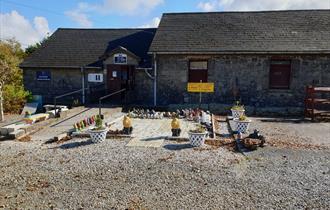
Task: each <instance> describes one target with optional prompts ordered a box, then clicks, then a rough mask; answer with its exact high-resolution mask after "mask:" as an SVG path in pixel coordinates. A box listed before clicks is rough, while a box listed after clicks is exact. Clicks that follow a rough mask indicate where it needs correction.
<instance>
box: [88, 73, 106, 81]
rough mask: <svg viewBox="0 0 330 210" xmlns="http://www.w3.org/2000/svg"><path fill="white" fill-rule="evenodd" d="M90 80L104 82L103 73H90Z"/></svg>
mask: <svg viewBox="0 0 330 210" xmlns="http://www.w3.org/2000/svg"><path fill="white" fill-rule="evenodd" d="M88 82H103V74H95V73H93V74H88Z"/></svg>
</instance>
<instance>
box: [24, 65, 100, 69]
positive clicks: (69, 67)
mask: <svg viewBox="0 0 330 210" xmlns="http://www.w3.org/2000/svg"><path fill="white" fill-rule="evenodd" d="M19 67H20V68H57V69H59V68H62V69H64V68H66V69H81V68H85V69H102V68H101V67H96V66H21V65H20V66H19Z"/></svg>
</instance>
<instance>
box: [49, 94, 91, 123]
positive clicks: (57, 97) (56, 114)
mask: <svg viewBox="0 0 330 210" xmlns="http://www.w3.org/2000/svg"><path fill="white" fill-rule="evenodd" d="M85 90H88V88H85ZM82 91H83V89H80V90H76V91H72V92H69V93H65V94H63V95H59V96H55V97H54V115H55V117H57V116H58V113H57V111H56V105H57V104H56V102H57V99H59V98H63V97H65V96H70V95H73V94H76V93H80V92H82Z"/></svg>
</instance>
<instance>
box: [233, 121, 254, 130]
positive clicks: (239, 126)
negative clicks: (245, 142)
mask: <svg viewBox="0 0 330 210" xmlns="http://www.w3.org/2000/svg"><path fill="white" fill-rule="evenodd" d="M234 122H235V125H236V126H235V127H236V131H237V132H241V133H246V132H247V131H248V130H249V127H250V123H251V120H245V121H240V120H239V119H237V118H236V119H234Z"/></svg>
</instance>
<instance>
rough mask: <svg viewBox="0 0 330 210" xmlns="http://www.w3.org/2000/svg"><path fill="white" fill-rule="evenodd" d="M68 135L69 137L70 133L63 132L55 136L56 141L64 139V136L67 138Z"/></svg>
mask: <svg viewBox="0 0 330 210" xmlns="http://www.w3.org/2000/svg"><path fill="white" fill-rule="evenodd" d="M66 137H68V134H67V133H61V134H59V135H57V136H55V137H54V140H55V141H60V140H62V139H64V138H66Z"/></svg>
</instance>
